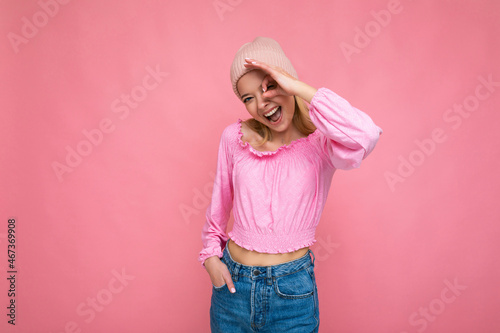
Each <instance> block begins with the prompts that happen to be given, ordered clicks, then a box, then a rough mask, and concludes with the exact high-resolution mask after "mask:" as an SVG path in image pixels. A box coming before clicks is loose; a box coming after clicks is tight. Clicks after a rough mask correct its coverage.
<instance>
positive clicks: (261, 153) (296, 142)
mask: <svg viewBox="0 0 500 333" xmlns="http://www.w3.org/2000/svg"><path fill="white" fill-rule="evenodd" d="M242 122H243V120H241V118H238V142H239V144H240V146H241V147H244V148H245V147H247V148H248V149H249V150H250V151H251V152H252V153H254V154H255V155H257V156H269V155H275V154H277V153H279V152H280V151H282V150H285V149H291V148H293V147H294V146H297V145H299V144H301V143H304V142H308V141H309V138H312V137H313V136H315V135H317V134H318V133H319V130H318V129H317V128H316V130H315V131H314V132H312V133H311V134H309V135H308V136H306V137H303V138H298V139H295V140H293V141H292V142H290V143H289V144H286V145H283V146H280V147H279V148H278V149H276V150H274V151H271V150H268V151H260V150H257V149H255V148H254V147H252V145H251V144H249V143H248V142H244V141H243V140H242V139H241V138H242V137H243V133H242V132H241V123H242Z"/></svg>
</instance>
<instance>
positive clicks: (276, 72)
mask: <svg viewBox="0 0 500 333" xmlns="http://www.w3.org/2000/svg"><path fill="white" fill-rule="evenodd" d="M245 62H246V63H245V64H244V65H245V67H246V68H252V69H260V70H262V71H263V72H264V73H266V74H267V75H266V76H265V77H264V80H263V81H262V90H263V94H262V96H264V97H266V98H273V97H274V96H277V95H286V96H291V95H295V96H299V97H301V98H303V99H305V100H306V101H307V102H310V101H311V99H312V97H313V95H314V93H315V92H316V90H317V89H315V88H313V87H311V86H309V85H307V84H305V83H304V82H302V81H299V80H297V79H296V78H294V77H293V76H291V75H290V74H288V73H287V72H285V70H284V69H283V68H281V67H277V66H273V65H269V64H267V63H265V62H262V61H258V60H255V59H251V58H245ZM272 83H276V84H277V87H275V88H274V89H270V90H268V89H267V88H268V87H269V86H270V85H271V84H272Z"/></svg>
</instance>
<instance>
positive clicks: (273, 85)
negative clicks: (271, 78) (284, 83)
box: [267, 83, 276, 90]
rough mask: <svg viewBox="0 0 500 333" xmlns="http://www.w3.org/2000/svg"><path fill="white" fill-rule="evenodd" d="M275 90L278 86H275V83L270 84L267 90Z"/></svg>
mask: <svg viewBox="0 0 500 333" xmlns="http://www.w3.org/2000/svg"><path fill="white" fill-rule="evenodd" d="M274 88H276V85H275V84H274V83H271V84H269V85H268V86H267V89H268V90H269V89H274Z"/></svg>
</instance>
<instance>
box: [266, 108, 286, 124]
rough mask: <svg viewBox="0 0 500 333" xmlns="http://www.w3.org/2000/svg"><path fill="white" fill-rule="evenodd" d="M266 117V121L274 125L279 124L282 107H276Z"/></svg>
mask: <svg viewBox="0 0 500 333" xmlns="http://www.w3.org/2000/svg"><path fill="white" fill-rule="evenodd" d="M264 117H266V119H267V120H269V122H270V123H271V124H273V125H274V124H277V123H279V122H280V121H281V117H282V112H281V106H278V107H275V108H274V109H273V110H272V111H271V112H269V113H268V114H267V115H265V116H264Z"/></svg>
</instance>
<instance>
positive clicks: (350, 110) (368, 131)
mask: <svg viewBox="0 0 500 333" xmlns="http://www.w3.org/2000/svg"><path fill="white" fill-rule="evenodd" d="M309 116H310V118H311V121H312V122H313V123H314V125H315V126H316V127H317V128H318V129H319V131H320V132H321V133H322V134H323V135H321V148H322V150H323V152H324V153H325V154H326V155H327V156H328V157H329V158H330V161H331V162H332V164H333V166H334V167H335V168H336V169H344V170H350V169H354V168H359V167H360V164H361V161H362V160H363V159H365V158H366V157H367V156H368V155H369V154H370V152H371V151H372V150H373V149H374V148H375V145H376V144H377V141H378V139H379V137H380V135H381V134H382V132H383V131H382V129H381V128H380V127H378V126H377V125H375V123H374V122H373V120H372V119H371V118H370V117H369V116H368V115H367V114H366V113H364V112H362V111H360V110H358V109H357V108H355V107H353V106H352V105H351V104H349V102H348V101H346V100H345V99H344V98H342V97H340V96H339V95H337V94H336V93H334V92H333V91H331V90H329V89H327V88H319V89H318V91H317V92H316V93H315V94H314V97H313V98H312V100H311V103H310V105H309Z"/></svg>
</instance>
